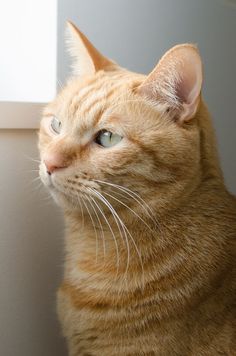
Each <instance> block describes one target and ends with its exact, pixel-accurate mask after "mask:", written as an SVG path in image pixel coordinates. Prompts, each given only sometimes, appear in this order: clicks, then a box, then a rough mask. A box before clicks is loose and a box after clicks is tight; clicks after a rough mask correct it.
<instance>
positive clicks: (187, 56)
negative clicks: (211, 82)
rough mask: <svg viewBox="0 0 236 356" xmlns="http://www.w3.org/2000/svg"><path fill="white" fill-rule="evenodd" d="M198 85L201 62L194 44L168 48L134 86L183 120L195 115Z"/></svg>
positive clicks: (200, 77)
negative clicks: (140, 81)
mask: <svg viewBox="0 0 236 356" xmlns="http://www.w3.org/2000/svg"><path fill="white" fill-rule="evenodd" d="M201 87H202V62H201V58H200V55H199V52H198V50H197V48H196V46H194V45H192V44H182V45H178V46H175V47H173V48H172V49H170V50H169V51H168V52H167V53H166V54H165V55H164V56H163V57H162V58H161V60H160V61H159V63H158V64H157V66H156V67H155V68H154V70H153V71H152V72H151V73H150V74H149V75H148V76H147V78H146V79H145V80H144V82H143V83H142V84H141V85H140V87H139V88H138V92H139V93H140V94H141V95H144V96H145V97H146V98H147V99H149V100H150V101H151V102H152V103H154V104H155V103H156V104H158V103H162V104H164V107H166V108H167V109H168V111H170V112H171V113H172V114H173V116H174V118H175V119H176V120H177V121H178V122H179V123H183V122H185V121H188V120H190V119H191V118H193V117H194V115H195V114H196V111H197V108H198V104H199V100H200V93H201Z"/></svg>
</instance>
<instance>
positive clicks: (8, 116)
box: [0, 102, 46, 130]
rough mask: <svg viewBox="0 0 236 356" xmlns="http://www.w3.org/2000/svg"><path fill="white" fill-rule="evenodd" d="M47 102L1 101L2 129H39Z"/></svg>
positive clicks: (0, 122) (0, 118) (0, 121)
mask: <svg viewBox="0 0 236 356" xmlns="http://www.w3.org/2000/svg"><path fill="white" fill-rule="evenodd" d="M45 105H46V104H45V103H17V102H0V115H1V116H0V130H1V129H38V128H39V122H40V119H41V116H42V110H43V108H44V106H45Z"/></svg>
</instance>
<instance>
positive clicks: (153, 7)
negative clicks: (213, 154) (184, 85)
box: [58, 0, 236, 193]
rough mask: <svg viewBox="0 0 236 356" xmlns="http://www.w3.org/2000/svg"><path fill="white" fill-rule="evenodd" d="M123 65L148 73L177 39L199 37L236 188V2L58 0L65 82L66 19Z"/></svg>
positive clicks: (225, 164)
mask: <svg viewBox="0 0 236 356" xmlns="http://www.w3.org/2000/svg"><path fill="white" fill-rule="evenodd" d="M67 19H70V20H72V21H74V22H75V23H76V24H77V25H78V26H79V27H80V29H81V30H82V31H84V32H85V34H86V35H87V36H88V37H89V38H90V39H91V41H92V42H93V43H94V44H95V46H96V47H97V48H98V49H99V50H100V51H102V52H103V53H104V54H106V55H107V56H109V57H111V58H113V59H114V60H116V61H117V62H118V63H119V64H120V65H122V66H124V67H127V68H129V69H131V70H134V71H140V72H143V73H148V72H149V71H150V70H151V69H152V67H153V66H154V65H155V63H156V62H157V60H158V59H159V58H160V57H161V55H162V54H163V53H164V52H165V51H166V50H167V49H168V48H170V47H171V46H173V45H175V44H177V43H183V42H193V43H197V44H198V46H199V48H200V51H201V54H202V57H203V62H204V68H205V77H204V78H205V79H204V97H205V100H206V102H207V104H208V107H209V109H210V111H211V113H212V115H213V118H214V124H215V128H216V131H217V137H218V142H219V148H220V156H221V162H222V168H223V170H224V174H225V179H226V183H227V186H228V187H229V189H230V190H231V191H232V192H234V193H236V181H235V177H236V160H235V159H234V154H235V149H236V113H235V97H236V89H235V83H236V71H235V62H236V2H235V1H233V0H231V1H230V0H165V1H163V0H59V40H58V41H59V42H58V51H59V64H58V74H59V79H60V80H61V82H64V80H65V77H66V76H67V75H68V57H67V56H66V55H65V52H64V43H63V36H64V27H65V21H66V20H67Z"/></svg>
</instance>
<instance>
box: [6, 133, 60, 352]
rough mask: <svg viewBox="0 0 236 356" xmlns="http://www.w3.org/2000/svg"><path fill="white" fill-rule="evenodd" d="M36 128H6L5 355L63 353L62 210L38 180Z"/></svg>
mask: <svg viewBox="0 0 236 356" xmlns="http://www.w3.org/2000/svg"><path fill="white" fill-rule="evenodd" d="M36 143H37V135H36V132H35V131H34V130H0V152H1V154H0V167H1V174H0V284H1V288H0V315H1V318H0V329H1V332H0V355H2V356H63V355H66V352H65V345H64V343H63V341H62V338H60V330H59V326H58V322H57V318H56V312H55V293H56V289H57V287H58V285H59V283H60V279H61V277H60V276H61V272H62V260H63V258H62V250H63V237H62V235H63V226H62V218H61V215H60V212H59V211H58V210H57V209H56V207H55V205H54V204H53V203H51V199H50V200H49V199H48V194H47V193H46V192H45V191H44V189H43V188H42V186H40V182H39V180H38V179H35V178H36V177H37V175H38V173H37V166H38V163H37V162H34V161H32V158H33V159H35V158H36V159H37V157H38V153H37V145H36Z"/></svg>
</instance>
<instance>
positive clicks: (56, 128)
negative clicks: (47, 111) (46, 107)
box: [51, 116, 61, 135]
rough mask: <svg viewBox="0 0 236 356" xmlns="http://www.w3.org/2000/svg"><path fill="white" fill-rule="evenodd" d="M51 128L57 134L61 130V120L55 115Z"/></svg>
mask: <svg viewBox="0 0 236 356" xmlns="http://www.w3.org/2000/svg"><path fill="white" fill-rule="evenodd" d="M51 129H52V131H53V132H54V133H55V134H57V135H59V133H60V132H61V121H59V120H58V119H57V118H56V117H55V116H53V118H52V120H51Z"/></svg>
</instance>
